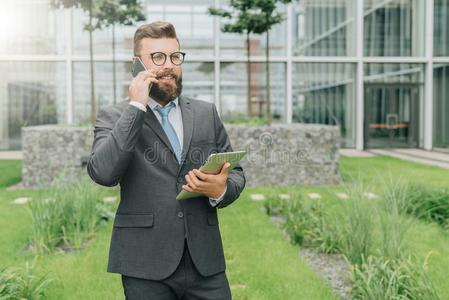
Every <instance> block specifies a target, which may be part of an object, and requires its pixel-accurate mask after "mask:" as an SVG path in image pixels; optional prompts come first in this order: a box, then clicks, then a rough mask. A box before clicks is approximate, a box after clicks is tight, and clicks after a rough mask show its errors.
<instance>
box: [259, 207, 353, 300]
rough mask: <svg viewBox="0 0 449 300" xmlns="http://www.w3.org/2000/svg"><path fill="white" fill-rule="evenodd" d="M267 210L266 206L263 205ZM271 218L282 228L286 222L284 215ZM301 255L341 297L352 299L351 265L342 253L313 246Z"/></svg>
mask: <svg viewBox="0 0 449 300" xmlns="http://www.w3.org/2000/svg"><path fill="white" fill-rule="evenodd" d="M261 210H262V211H265V212H266V210H265V208H264V207H261ZM269 218H270V220H271V221H272V222H273V223H274V224H276V226H278V227H279V228H280V229H281V228H282V225H283V224H284V223H285V217H283V216H269ZM283 235H284V237H285V238H286V239H287V240H289V241H290V237H289V236H288V234H287V233H286V232H285V230H283ZM299 255H300V256H301V257H302V259H304V261H305V262H306V263H307V264H308V265H309V266H310V268H312V270H313V271H315V272H316V273H317V274H318V276H319V277H320V278H322V279H323V280H324V281H326V282H327V283H328V284H329V285H330V286H331V288H332V290H333V291H334V293H335V294H336V295H338V296H339V297H340V298H341V299H343V300H347V299H351V297H350V293H351V283H350V266H349V265H348V264H347V262H346V260H345V259H344V258H343V257H342V256H341V255H340V254H325V253H320V252H318V251H316V250H315V249H313V248H301V249H300V250H299Z"/></svg>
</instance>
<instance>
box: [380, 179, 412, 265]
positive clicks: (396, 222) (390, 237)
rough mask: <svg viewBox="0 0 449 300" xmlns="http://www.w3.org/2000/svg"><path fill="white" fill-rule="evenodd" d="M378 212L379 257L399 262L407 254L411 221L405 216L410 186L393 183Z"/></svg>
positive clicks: (389, 186)
mask: <svg viewBox="0 0 449 300" xmlns="http://www.w3.org/2000/svg"><path fill="white" fill-rule="evenodd" d="M387 186H388V188H387V190H386V192H385V193H384V195H383V198H382V201H381V202H380V207H379V209H378V211H377V215H378V216H379V223H380V246H379V255H380V256H383V257H386V258H388V259H395V260H399V259H402V258H403V257H404V256H406V254H407V249H406V245H405V243H406V241H407V239H406V234H407V231H408V230H409V229H410V226H411V219H410V218H407V217H405V216H404V215H403V211H404V209H405V207H406V206H407V201H408V192H407V191H408V186H407V185H406V184H404V183H403V182H402V181H391V182H390V183H388V184H387Z"/></svg>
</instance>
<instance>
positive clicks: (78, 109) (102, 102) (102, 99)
mask: <svg viewBox="0 0 449 300" xmlns="http://www.w3.org/2000/svg"><path fill="white" fill-rule="evenodd" d="M112 69H113V64H112V62H95V63H94V78H95V95H96V101H97V112H98V111H99V110H100V109H101V108H102V107H104V106H106V105H108V104H112V103H114V96H113V95H114V90H113V71H112ZM130 70H131V63H129V62H116V76H117V81H116V88H117V89H116V97H117V98H116V100H115V101H116V102H120V101H123V100H124V99H125V98H126V97H127V96H128V86H129V82H130V80H131V73H130ZM73 101H74V118H73V120H74V123H75V124H90V109H91V84H90V63H89V62H76V63H74V64H73Z"/></svg>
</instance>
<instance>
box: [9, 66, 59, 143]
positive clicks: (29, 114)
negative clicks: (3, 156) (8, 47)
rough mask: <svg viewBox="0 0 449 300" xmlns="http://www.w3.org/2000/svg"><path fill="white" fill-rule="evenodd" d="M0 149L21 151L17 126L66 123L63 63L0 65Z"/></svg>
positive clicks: (19, 128) (19, 131)
mask: <svg viewBox="0 0 449 300" xmlns="http://www.w3.org/2000/svg"><path fill="white" fill-rule="evenodd" d="M0 70H1V72H2V76H0V150H18V149H21V127H22V126H33V125H41V124H59V123H65V122H66V86H65V64H64V63H54V62H0Z"/></svg>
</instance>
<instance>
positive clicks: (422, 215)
mask: <svg viewBox="0 0 449 300" xmlns="http://www.w3.org/2000/svg"><path fill="white" fill-rule="evenodd" d="M407 200H408V203H407V206H406V210H405V211H406V213H408V214H411V215H413V216H415V217H417V218H419V219H422V220H425V221H431V222H436V223H437V224H439V225H441V226H443V227H445V228H448V227H449V191H447V190H441V189H435V188H430V187H425V186H422V185H411V184H408V186H407Z"/></svg>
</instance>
